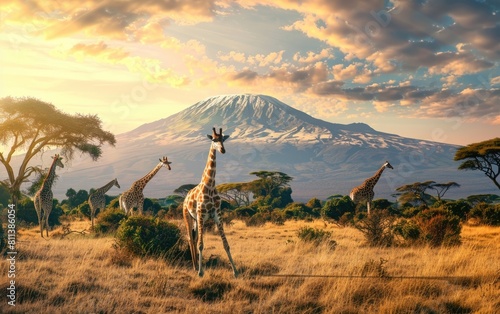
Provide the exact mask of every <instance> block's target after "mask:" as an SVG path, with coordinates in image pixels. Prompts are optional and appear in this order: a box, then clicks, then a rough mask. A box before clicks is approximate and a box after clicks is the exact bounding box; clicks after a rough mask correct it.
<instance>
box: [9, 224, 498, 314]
mask: <svg viewBox="0 0 500 314" xmlns="http://www.w3.org/2000/svg"><path fill="white" fill-rule="evenodd" d="M303 226H310V227H316V228H326V229H327V230H328V231H332V238H333V239H334V240H335V241H336V242H337V244H338V245H337V247H336V248H335V249H332V248H329V247H328V246H327V245H326V244H325V245H319V246H315V245H313V244H308V243H303V242H301V241H300V240H299V239H298V237H297V234H296V232H297V230H298V229H299V228H300V227H303ZM71 228H72V229H74V230H83V229H86V228H88V223H87V222H75V223H73V224H72V225H71ZM58 233H59V234H61V231H54V232H53V234H52V236H51V238H50V239H48V240H45V239H41V238H40V237H39V235H38V234H37V231H36V228H34V229H29V230H20V231H19V237H18V243H17V249H18V251H19V255H18V261H17V264H16V267H17V272H16V289H17V297H18V299H17V306H16V307H15V308H13V307H9V306H8V305H7V303H6V301H5V298H3V300H4V301H2V304H0V312H1V313H171V312H172V313H195V311H196V310H200V311H202V313H499V312H500V228H492V227H470V226H464V228H463V233H462V234H463V244H462V245H461V246H459V247H452V248H436V249H435V248H429V247H420V248H383V249H382V248H370V247H368V246H365V245H363V241H364V240H363V236H362V235H361V234H360V233H359V231H357V230H355V229H352V228H339V227H337V226H333V225H325V224H324V223H323V222H321V221H316V222H311V223H305V222H287V223H285V225H284V226H275V225H269V224H266V225H265V226H263V227H257V228H255V227H246V226H245V224H244V223H242V222H239V221H236V222H235V223H234V225H232V226H230V227H227V228H226V233H227V237H228V240H229V243H230V245H231V250H232V253H233V257H234V258H235V262H236V265H237V267H238V268H239V269H240V270H241V272H242V274H241V276H240V277H239V278H237V279H234V278H233V277H232V273H231V270H230V267H229V265H228V262H227V257H226V255H225V252H224V250H223V248H222V243H221V241H220V238H219V237H218V236H217V235H215V234H207V236H206V242H205V254H204V255H205V257H206V259H207V260H208V259H209V258H210V257H211V258H210V262H211V263H210V264H211V266H209V267H207V269H206V272H205V277H204V278H198V277H197V276H196V273H195V272H194V271H193V270H192V268H191V266H190V264H186V266H184V265H182V266H179V265H177V266H171V265H168V264H167V263H165V262H164V261H162V260H158V259H140V258H132V257H130V256H128V255H126V254H124V253H121V252H117V251H115V250H114V249H113V238H111V237H95V236H94V235H92V234H87V235H80V234H71V235H68V236H66V237H64V238H62V239H61V238H60V237H57V234H58ZM0 269H1V271H2V274H6V272H7V263H1V266H0ZM283 274H293V275H300V274H303V275H317V276H318V277H286V276H280V275H283ZM320 275H324V276H329V277H320ZM334 275H339V276H354V277H353V278H346V277H339V278H337V277H333V276H334ZM361 275H364V276H366V277H361V278H360V276H361ZM379 275H382V276H381V277H380V278H377V276H379ZM401 276H403V277H404V276H423V277H431V276H436V277H443V276H452V277H460V278H451V279H448V280H437V279H401V278H398V277H401ZM1 280H2V281H1V282H0V287H1V289H2V291H6V290H5V289H6V281H7V280H6V276H5V275H2V278H1Z"/></svg>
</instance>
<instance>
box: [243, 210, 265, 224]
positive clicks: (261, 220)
mask: <svg viewBox="0 0 500 314" xmlns="http://www.w3.org/2000/svg"><path fill="white" fill-rule="evenodd" d="M244 221H245V225H246V226H247V227H260V226H263V225H265V224H266V222H268V221H271V214H270V213H269V212H258V213H256V214H255V215H253V216H251V217H248V218H245V219H244Z"/></svg>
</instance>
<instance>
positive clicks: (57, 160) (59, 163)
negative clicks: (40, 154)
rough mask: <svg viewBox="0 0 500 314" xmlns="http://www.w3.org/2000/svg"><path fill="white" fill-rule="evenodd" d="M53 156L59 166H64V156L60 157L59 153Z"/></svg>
mask: <svg viewBox="0 0 500 314" xmlns="http://www.w3.org/2000/svg"><path fill="white" fill-rule="evenodd" d="M52 158H54V160H55V162H56V166H57V167H61V168H64V165H63V163H62V157H60V156H59V154H55V156H54V157H52Z"/></svg>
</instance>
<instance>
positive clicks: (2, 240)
mask: <svg viewBox="0 0 500 314" xmlns="http://www.w3.org/2000/svg"><path fill="white" fill-rule="evenodd" d="M6 244H7V241H6V235H5V232H4V230H3V226H2V222H0V252H1V251H2V250H3V248H4V246H5V245H6Z"/></svg>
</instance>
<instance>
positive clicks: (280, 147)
mask: <svg viewBox="0 0 500 314" xmlns="http://www.w3.org/2000/svg"><path fill="white" fill-rule="evenodd" d="M212 127H217V128H219V127H222V129H223V133H224V134H229V135H230V138H229V139H228V140H227V142H226V143H225V146H226V150H227V152H226V154H224V155H221V154H218V155H217V178H216V181H217V183H225V182H238V181H250V180H253V179H255V177H254V176H250V175H249V173H250V172H252V171H257V170H276V171H282V172H285V173H287V174H288V175H290V176H292V177H293V178H294V180H293V181H292V183H291V185H292V189H293V194H292V197H293V198H294V200H298V201H304V200H307V199H310V198H311V197H318V198H320V199H325V198H326V197H327V196H329V195H333V194H348V193H349V191H350V189H351V188H352V187H354V186H356V185H358V184H360V183H361V182H362V181H363V180H364V179H366V178H367V177H369V176H371V175H373V174H374V173H375V172H376V171H377V170H378V169H379V167H380V166H381V165H382V164H383V163H384V162H385V161H386V160H388V161H390V162H391V164H392V165H393V166H394V170H390V169H388V170H386V171H385V172H384V174H383V176H382V178H381V180H380V181H379V183H378V184H377V186H376V188H375V193H376V195H375V198H387V199H389V200H392V201H393V200H394V198H392V197H391V194H392V193H393V192H394V190H395V188H397V187H399V186H401V185H403V184H407V183H413V182H416V181H427V180H434V181H436V182H440V183H441V182H442V183H445V182H449V181H456V182H458V183H459V184H461V185H462V187H461V188H457V189H452V190H450V191H449V192H448V194H447V195H446V197H453V198H459V197H462V196H467V195H470V194H481V193H498V191H497V190H495V189H494V186H493V185H491V186H490V185H489V182H488V180H487V179H486V178H485V177H484V175H483V174H482V173H478V172H462V171H458V170H457V163H456V162H454V161H453V156H454V153H455V151H456V149H457V148H458V146H455V145H449V144H444V143H437V142H430V141H423V140H418V139H411V138H405V137H401V136H398V135H394V134H388V133H382V132H378V131H376V130H374V129H373V128H371V127H370V126H369V125H367V124H363V123H354V124H347V125H344V124H336V123H330V122H326V121H323V120H320V119H316V118H314V117H312V116H310V115H308V114H306V113H304V112H302V111H299V110H297V109H294V108H292V107H290V106H288V105H286V104H284V103H283V102H281V101H279V100H277V99H276V98H273V97H270V96H265V95H251V94H242V95H222V96H216V97H211V98H207V99H205V100H202V101H200V102H198V103H196V104H194V105H192V106H190V107H189V108H187V109H185V110H183V111H181V112H179V113H177V114H174V115H172V116H169V117H166V118H164V119H160V120H157V121H154V122H151V123H147V124H144V125H141V126H140V127H138V128H136V129H134V130H131V131H130V132H126V133H123V134H119V135H117V145H116V148H111V147H106V148H105V150H104V154H103V157H102V159H100V160H99V161H98V162H92V161H91V160H90V159H86V158H85V159H77V160H74V161H73V162H72V164H71V165H69V167H65V168H64V169H63V171H59V175H60V179H59V181H58V182H57V185H56V186H55V188H54V192H55V196H56V197H58V198H65V197H64V194H65V192H66V190H67V189H68V188H69V187H72V188H74V189H76V190H78V189H89V188H91V187H99V186H101V185H103V184H104V183H106V182H108V181H109V180H110V179H112V178H114V177H117V178H118V181H119V182H120V185H121V186H122V188H121V190H113V191H110V194H118V193H120V192H122V191H125V190H126V189H128V188H129V187H130V185H131V184H132V182H133V181H135V180H137V179H139V178H140V177H142V176H144V175H145V174H146V173H147V172H148V171H150V170H151V169H152V168H153V167H154V166H155V165H156V164H157V163H158V159H159V158H160V157H161V156H164V155H166V156H168V158H169V160H171V161H172V170H171V171H168V170H166V169H162V170H161V171H160V172H159V173H158V174H157V175H156V177H155V178H153V180H152V181H151V182H150V183H149V184H148V186H147V187H146V190H145V195H146V196H149V197H165V196H166V195H170V194H173V190H174V189H176V188H177V187H179V186H180V185H182V184H186V183H195V184H196V183H198V182H199V181H200V178H201V174H202V171H203V168H204V166H205V161H206V158H207V154H208V149H209V146H210V142H209V140H208V139H207V138H206V134H209V133H211V129H212ZM45 159H46V160H45V163H47V158H45Z"/></svg>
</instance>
